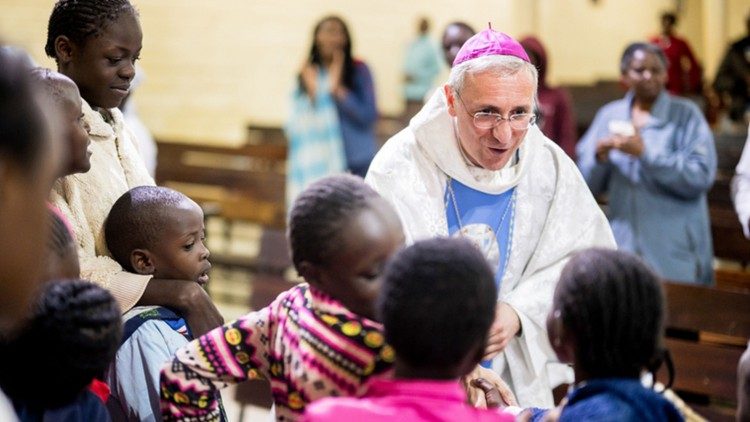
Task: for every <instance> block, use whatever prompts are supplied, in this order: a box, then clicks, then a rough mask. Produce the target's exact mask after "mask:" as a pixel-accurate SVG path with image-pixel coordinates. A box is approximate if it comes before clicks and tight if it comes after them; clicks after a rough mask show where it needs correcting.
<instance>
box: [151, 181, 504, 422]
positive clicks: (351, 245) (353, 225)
mask: <svg viewBox="0 0 750 422" xmlns="http://www.w3.org/2000/svg"><path fill="white" fill-rule="evenodd" d="M288 227H289V228H288V237H289V241H290V247H291V255H292V261H293V263H294V266H295V268H296V269H297V271H298V272H299V274H300V275H301V276H302V277H303V278H304V279H305V281H306V283H303V284H299V285H297V286H295V287H293V288H291V289H290V290H288V291H286V292H284V293H281V294H280V295H279V296H278V297H277V298H276V300H274V301H273V303H271V304H270V305H269V306H268V307H266V308H263V309H261V310H259V311H256V312H252V313H250V314H248V315H246V316H244V317H242V318H240V319H238V320H236V321H233V322H231V323H229V324H227V325H225V326H223V327H219V328H217V329H215V330H213V331H210V332H209V333H207V334H205V335H203V336H202V337H200V338H198V339H196V340H194V341H192V342H191V343H190V344H188V345H187V346H186V347H184V348H182V349H180V350H178V351H177V355H176V357H175V358H174V360H173V361H172V362H170V363H169V364H168V365H166V366H165V367H164V368H163V369H162V375H161V391H162V413H163V417H164V420H197V419H200V420H213V419H216V418H217V417H218V411H217V406H216V397H217V391H218V390H219V389H221V388H224V387H226V386H227V385H228V384H230V383H239V382H241V381H245V380H248V379H267V380H269V381H270V384H271V392H272V395H273V400H274V402H275V405H276V417H277V419H278V420H296V419H297V418H298V417H300V416H301V415H302V413H303V412H304V409H305V406H306V405H307V404H308V403H310V402H312V401H314V400H316V399H319V398H321V397H327V396H354V395H357V394H360V393H361V392H362V391H364V389H365V388H366V385H367V383H368V382H369V381H370V379H371V378H373V377H376V376H380V375H383V374H385V373H387V372H388V371H389V370H390V368H391V365H392V363H393V349H391V347H390V346H387V345H386V344H385V341H384V338H383V334H382V326H381V325H380V324H379V323H377V322H375V321H373V320H372V317H373V315H374V301H375V297H376V296H377V293H378V291H379V289H380V284H381V281H380V279H379V276H380V273H381V271H382V269H383V267H384V265H385V263H386V261H387V260H388V259H389V258H390V256H391V255H392V254H393V253H394V252H395V251H396V250H397V249H399V248H400V247H401V246H402V244H403V242H404V235H403V232H402V230H401V224H400V221H399V219H398V216H397V215H396V213H395V212H394V211H393V209H392V208H391V207H390V205H388V203H386V202H385V201H384V200H383V199H382V198H381V197H380V196H379V195H378V194H377V193H376V192H375V191H374V190H372V188H370V187H369V186H367V185H366V184H365V183H364V181H363V180H362V179H361V178H358V177H355V176H351V175H339V176H332V177H328V178H324V179H321V180H319V181H317V182H315V183H313V184H311V185H310V186H309V187H308V188H307V189H306V190H305V191H303V192H302V193H301V194H300V195H299V196H298V197H297V199H296V201H295V202H294V205H293V207H292V210H291V214H290V217H289V225H288ZM490 313H491V312H490Z"/></svg>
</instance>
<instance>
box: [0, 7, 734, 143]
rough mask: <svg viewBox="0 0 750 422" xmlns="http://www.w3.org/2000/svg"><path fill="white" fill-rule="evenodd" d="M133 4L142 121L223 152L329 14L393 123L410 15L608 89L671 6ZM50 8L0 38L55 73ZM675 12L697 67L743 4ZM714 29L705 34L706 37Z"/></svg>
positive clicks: (279, 107)
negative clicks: (345, 30)
mask: <svg viewBox="0 0 750 422" xmlns="http://www.w3.org/2000/svg"><path fill="white" fill-rule="evenodd" d="M134 2H135V4H136V5H137V6H138V8H139V10H140V13H141V22H142V25H143V30H144V48H143V53H142V61H141V63H140V64H141V66H142V68H143V69H144V71H145V75H146V81H145V83H144V85H143V86H142V87H141V88H140V89H139V90H138V92H137V93H136V94H135V96H134V98H135V101H136V102H137V103H138V107H139V110H140V112H141V115H142V118H143V120H144V121H145V123H146V124H147V125H148V126H149V127H150V128H151V129H152V131H153V132H154V133H155V134H156V136H157V137H161V138H169V139H179V140H185V141H193V142H201V143H224V144H232V143H240V142H242V141H243V140H244V139H245V138H246V131H245V126H246V125H247V124H248V123H249V122H255V123H261V124H272V125H280V124H283V122H284V120H285V118H286V114H287V109H288V98H289V93H290V91H291V89H292V84H293V81H294V77H295V74H296V72H297V70H298V68H299V67H300V65H301V63H302V61H303V60H304V59H305V56H306V54H307V52H308V50H309V46H310V42H311V31H312V27H313V25H314V24H315V22H316V21H317V20H318V19H319V18H320V17H322V16H324V15H326V14H329V13H335V14H339V15H341V16H342V17H343V18H344V19H345V20H346V21H347V22H348V23H349V25H350V29H351V31H352V35H353V41H354V50H355V55H356V56H358V57H361V58H363V59H364V60H365V61H366V62H367V63H368V64H369V65H370V67H371V69H372V71H373V75H374V78H375V83H376V93H377V98H378V106H379V109H380V111H381V113H384V114H397V113H399V112H400V111H401V107H402V100H401V80H402V75H401V72H400V69H401V65H402V61H403V54H404V49H405V46H406V44H407V43H408V42H409V40H410V39H411V38H412V37H413V34H414V32H415V25H416V21H417V19H418V17H419V16H422V15H426V16H428V17H429V18H430V19H431V20H432V23H433V30H432V34H433V36H434V37H435V39H436V42H437V34H438V33H439V32H440V31H441V30H442V28H443V27H444V26H445V24H446V23H448V22H449V21H452V20H465V21H467V22H469V23H470V24H472V25H474V26H475V27H477V28H484V27H485V26H486V23H487V21H492V24H493V27H494V28H496V29H500V30H503V31H504V32H507V33H509V34H511V35H514V36H522V35H525V34H530V33H536V34H537V35H538V36H540V37H541V39H542V40H543V41H544V42H546V43H547V47H548V50H549V52H550V56H551V60H552V62H551V68H550V80H551V81H552V82H553V83H588V82H593V81H595V80H597V79H612V78H616V77H617V73H618V72H617V62H618V59H619V55H620V53H621V51H622V48H623V47H624V46H625V45H626V44H627V43H628V42H630V41H633V40H638V39H643V38H644V37H646V36H648V35H651V34H654V33H656V32H657V31H658V14H659V12H661V11H662V10H665V9H668V8H671V7H674V5H675V4H676V2H675V1H674V0H650V1H647V0H632V1H629V0H598V1H593V0H463V1H461V2H459V1H457V0H412V1H401V0H379V1H364V0H326V1H320V0H289V1H286V2H282V3H279V2H265V1H247V0H215V1H210V2H209V1H205V0H179V1H177V0H159V1H154V0H151V1H146V0H134ZM53 3H54V2H53V1H51V0H0V38H2V39H4V40H5V41H6V42H8V43H12V44H17V45H21V46H22V47H24V48H26V49H27V50H28V51H29V52H30V53H31V54H32V56H33V57H34V58H35V59H36V60H38V61H39V63H40V64H42V65H45V66H49V67H52V66H54V63H53V62H52V61H50V60H49V59H47V58H45V57H44V52H43V46H44V42H45V39H46V24H47V19H48V17H49V13H50V11H51V10H52V5H53ZM677 3H679V4H681V5H682V8H683V9H682V12H683V19H682V21H681V22H680V25H679V27H678V30H679V32H680V33H682V34H684V35H685V36H687V38H688V39H689V40H690V41H691V42H692V43H693V45H694V46H695V49H696V52H697V53H698V55H699V56H701V57H702V54H703V52H704V50H706V49H707V46H705V45H704V44H705V43H704V40H705V39H706V38H707V37H706V36H705V32H706V28H705V26H706V25H704V17H705V15H707V13H706V12H705V11H706V10H707V9H706V8H714V7H718V8H720V9H721V10H720V12H721V13H718V15H717V14H713V15H712V16H714V18H713V19H714V21H716V18H715V16H719V17H720V19H722V20H723V21H725V22H726V25H724V26H723V29H721V32H725V33H723V34H719V35H718V36H715V37H713V38H715V39H714V40H712V41H711V42H712V46H713V47H714V50H716V49H717V48H718V49H719V50H722V51H723V48H721V45H722V44H723V43H725V42H726V40H728V39H731V38H736V37H738V36H739V35H741V34H743V33H744V16H746V14H747V10H746V9H747V5H746V1H744V0H685V1H679V2H677ZM459 5H460V6H459ZM708 10H713V9H708ZM708 14H709V15H710V13H708ZM718 22H719V23H721V20H720V21H718ZM716 26H717V24H714V25H713V26H711V25H709V26H708V30H709V31H712V30H715V27H716ZM719 26H720V27H721V25H719ZM712 34H713V33H712ZM708 38H711V37H708ZM717 44H718V45H719V47H716V45H717ZM714 55H715V54H714ZM713 60H714V61H715V60H717V59H713ZM711 66H714V67H715V64H713V65H711ZM711 66H707V67H708V68H712V67H711Z"/></svg>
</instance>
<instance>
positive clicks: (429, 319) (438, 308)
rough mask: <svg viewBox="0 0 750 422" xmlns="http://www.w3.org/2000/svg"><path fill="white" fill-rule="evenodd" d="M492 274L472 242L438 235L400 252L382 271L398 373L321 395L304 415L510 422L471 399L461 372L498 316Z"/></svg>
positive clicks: (383, 305)
mask: <svg viewBox="0 0 750 422" xmlns="http://www.w3.org/2000/svg"><path fill="white" fill-rule="evenodd" d="M496 297H497V291H496V288H495V282H494V275H493V272H492V269H491V268H490V267H489V265H488V264H487V261H486V259H485V258H484V256H483V255H482V253H481V252H480V251H479V250H478V249H477V248H476V247H474V246H473V245H472V244H471V243H470V242H468V241H467V240H464V239H457V238H452V239H449V238H436V239H430V240H424V241H421V242H417V243H415V244H413V245H412V246H410V247H408V248H406V249H404V250H403V251H401V252H400V253H398V254H397V255H396V256H395V257H394V258H393V260H392V261H391V262H390V263H389V264H388V266H387V267H386V269H385V271H384V275H383V288H382V290H381V292H380V296H379V299H378V314H379V316H380V318H381V321H382V322H383V325H384V326H385V339H386V341H387V342H388V344H390V345H391V346H392V347H393V349H394V350H395V364H394V369H395V373H394V379H389V380H387V379H376V380H373V382H372V383H371V384H370V386H369V389H368V391H367V392H366V393H365V395H364V396H362V397H361V398H353V397H351V398H350V397H341V398H333V397H331V398H324V399H321V400H319V401H316V402H315V403H312V404H311V405H310V406H308V407H307V411H306V413H305V417H304V420H306V421H310V422H313V421H347V422H348V421H357V422H366V421H385V420H398V421H423V420H430V421H468V420H472V421H506V420H507V421H512V420H514V417H513V415H511V414H510V413H502V412H500V411H498V410H493V409H491V410H487V409H477V408H475V407H472V406H470V405H469V404H467V403H466V394H465V392H464V390H463V388H462V386H461V384H460V383H459V379H460V378H461V377H463V376H465V375H466V374H468V373H469V372H471V371H472V369H474V368H475V367H476V365H477V364H478V363H479V362H480V361H481V359H482V356H483V355H484V349H485V344H486V343H487V334H488V332H489V328H490V325H491V324H492V321H493V319H494V315H495V313H494V311H495V298H496Z"/></svg>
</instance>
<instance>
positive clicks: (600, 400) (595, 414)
mask: <svg viewBox="0 0 750 422" xmlns="http://www.w3.org/2000/svg"><path fill="white" fill-rule="evenodd" d="M682 420H683V418H682V415H680V413H679V412H678V411H677V409H676V408H675V407H674V406H673V405H672V403H670V402H669V401H668V400H667V399H665V398H664V397H662V396H661V395H660V394H659V393H656V392H654V391H653V390H650V389H648V388H646V387H644V386H643V385H641V382H640V381H639V380H637V379H627V378H605V379H596V380H591V381H587V382H586V383H585V384H584V385H583V386H580V387H578V388H576V389H575V390H573V391H572V392H570V393H568V403H567V404H566V405H565V407H563V410H562V412H561V413H560V422H565V421H576V422H578V421H621V422H626V421H634V422H635V421H640V422H649V421H654V422H657V421H658V422H666V421H682Z"/></svg>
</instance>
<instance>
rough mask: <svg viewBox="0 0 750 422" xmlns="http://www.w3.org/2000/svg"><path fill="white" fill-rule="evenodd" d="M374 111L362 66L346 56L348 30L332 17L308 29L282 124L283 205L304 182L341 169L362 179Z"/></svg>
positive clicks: (371, 150) (373, 147)
mask: <svg viewBox="0 0 750 422" xmlns="http://www.w3.org/2000/svg"><path fill="white" fill-rule="evenodd" d="M377 118H378V112H377V108H376V105H375V92H374V89H373V83H372V76H371V75H370V70H369V69H368V67H367V65H366V64H365V63H364V62H362V61H359V60H355V59H353V58H352V43H351V37H350V36H349V29H348V28H347V26H346V24H345V23H344V21H343V20H342V19H341V18H339V17H337V16H327V17H325V18H323V19H322V20H321V21H320V22H318V24H317V25H315V30H314V31H313V44H312V47H311V48H310V55H309V57H308V58H307V60H306V61H305V64H304V65H303V66H302V69H301V70H300V73H299V77H298V83H297V88H296V89H295V92H294V95H293V99H292V114H291V118H290V120H289V123H288V124H287V128H286V131H287V137H288V138H289V171H288V176H287V203H288V204H291V203H292V201H293V200H294V197H296V195H297V193H299V192H300V191H301V190H302V189H304V188H305V187H306V186H307V185H308V184H309V183H310V182H312V181H314V180H316V179H319V178H321V177H323V176H326V175H329V174H333V173H338V172H342V171H345V170H348V171H350V172H351V173H353V174H356V175H359V176H362V177H364V176H365V174H366V173H367V168H368V167H369V166H370V161H371V160H372V157H373V156H374V155H375V151H376V143H375V130H374V129H375V122H376V121H377Z"/></svg>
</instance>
